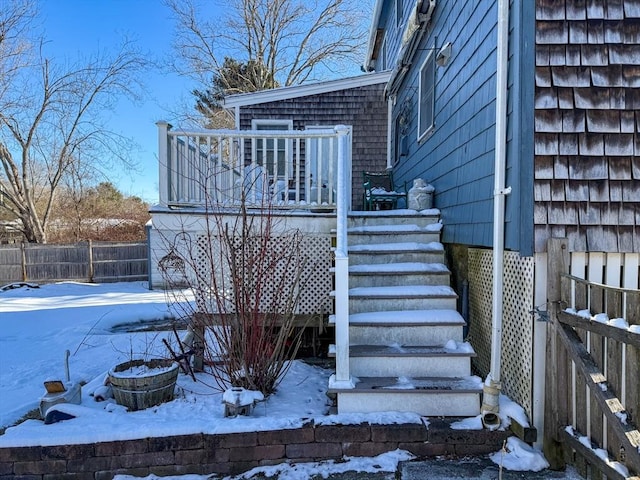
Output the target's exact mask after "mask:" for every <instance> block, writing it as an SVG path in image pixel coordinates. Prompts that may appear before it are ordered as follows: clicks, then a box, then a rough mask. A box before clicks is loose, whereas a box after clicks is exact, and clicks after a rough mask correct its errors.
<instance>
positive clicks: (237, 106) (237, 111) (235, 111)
mask: <svg viewBox="0 0 640 480" xmlns="http://www.w3.org/2000/svg"><path fill="white" fill-rule="evenodd" d="M234 117H236V118H235V119H234V120H235V125H236V130H240V105H236V106H235V108H234Z"/></svg>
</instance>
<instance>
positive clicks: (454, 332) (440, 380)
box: [329, 210, 482, 416]
mask: <svg viewBox="0 0 640 480" xmlns="http://www.w3.org/2000/svg"><path fill="white" fill-rule="evenodd" d="M431 212H437V211H431ZM438 222H439V218H438V215H437V214H432V215H430V214H428V213H427V214H420V213H417V212H416V213H415V214H412V215H409V214H408V211H393V210H392V211H389V212H385V213H384V214H383V213H382V212H352V213H351V214H350V216H349V219H348V224H349V229H348V244H349V249H348V254H349V368H350V373H351V375H352V377H353V383H354V385H355V387H354V388H330V389H329V392H330V393H333V394H335V395H336V396H337V405H338V413H351V412H380V411H402V412H416V413H419V414H421V415H425V416H475V415H478V414H479V413H480V393H481V392H482V384H481V381H480V379H479V378H478V377H473V376H471V358H472V357H473V356H475V353H474V351H473V349H472V347H471V346H470V345H469V344H468V343H465V342H463V333H462V332H463V327H464V325H465V322H464V320H463V319H462V317H461V316H460V315H459V314H458V312H457V311H456V300H457V298H458V297H457V295H456V293H455V292H454V290H453V289H452V288H451V287H450V286H449V276H450V272H449V270H448V269H447V267H446V266H445V265H444V249H443V246H442V244H441V243H439V240H440V229H441V224H440V223H438ZM329 321H330V323H333V322H335V317H333V316H332V317H330V319H329Z"/></svg>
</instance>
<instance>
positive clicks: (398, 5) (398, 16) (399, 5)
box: [394, 0, 404, 28]
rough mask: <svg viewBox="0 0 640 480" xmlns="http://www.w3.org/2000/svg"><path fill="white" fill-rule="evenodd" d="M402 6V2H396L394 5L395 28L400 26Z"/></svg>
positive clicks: (399, 0)
mask: <svg viewBox="0 0 640 480" xmlns="http://www.w3.org/2000/svg"><path fill="white" fill-rule="evenodd" d="M403 7H404V5H403V4H402V0H396V4H395V9H394V10H395V16H396V28H400V26H401V25H402V17H403V16H404V15H403V14H404V12H403V10H404V8H403Z"/></svg>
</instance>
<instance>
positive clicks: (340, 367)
mask: <svg viewBox="0 0 640 480" xmlns="http://www.w3.org/2000/svg"><path fill="white" fill-rule="evenodd" d="M335 131H336V134H337V135H338V165H337V166H338V185H337V190H338V195H337V199H336V201H337V205H336V217H337V218H336V250H335V284H336V291H335V302H336V303H335V316H336V317H335V318H336V322H335V335H336V373H335V375H334V376H333V378H332V379H331V380H330V383H331V387H333V388H353V387H354V384H353V380H352V378H351V373H350V371H349V256H348V253H347V211H348V209H349V205H350V199H349V198H348V197H347V192H348V191H349V189H348V188H347V181H346V180H347V178H349V175H348V172H347V171H346V170H347V166H348V158H347V156H348V154H349V149H348V145H347V142H348V140H349V128H348V127H346V126H344V125H338V126H336V128H335Z"/></svg>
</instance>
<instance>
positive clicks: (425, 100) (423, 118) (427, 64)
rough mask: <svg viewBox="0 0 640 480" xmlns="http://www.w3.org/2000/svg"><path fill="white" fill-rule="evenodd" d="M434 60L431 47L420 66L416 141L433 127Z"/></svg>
mask: <svg viewBox="0 0 640 480" xmlns="http://www.w3.org/2000/svg"><path fill="white" fill-rule="evenodd" d="M435 83H436V62H435V55H434V52H433V49H431V51H430V52H429V55H428V56H427V59H426V60H425V61H424V63H423V64H422V66H421V67H420V88H419V102H418V141H420V140H422V139H423V138H424V137H425V136H426V135H427V133H429V132H430V131H431V130H432V129H433V123H434V118H433V117H434V107H435Z"/></svg>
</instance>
